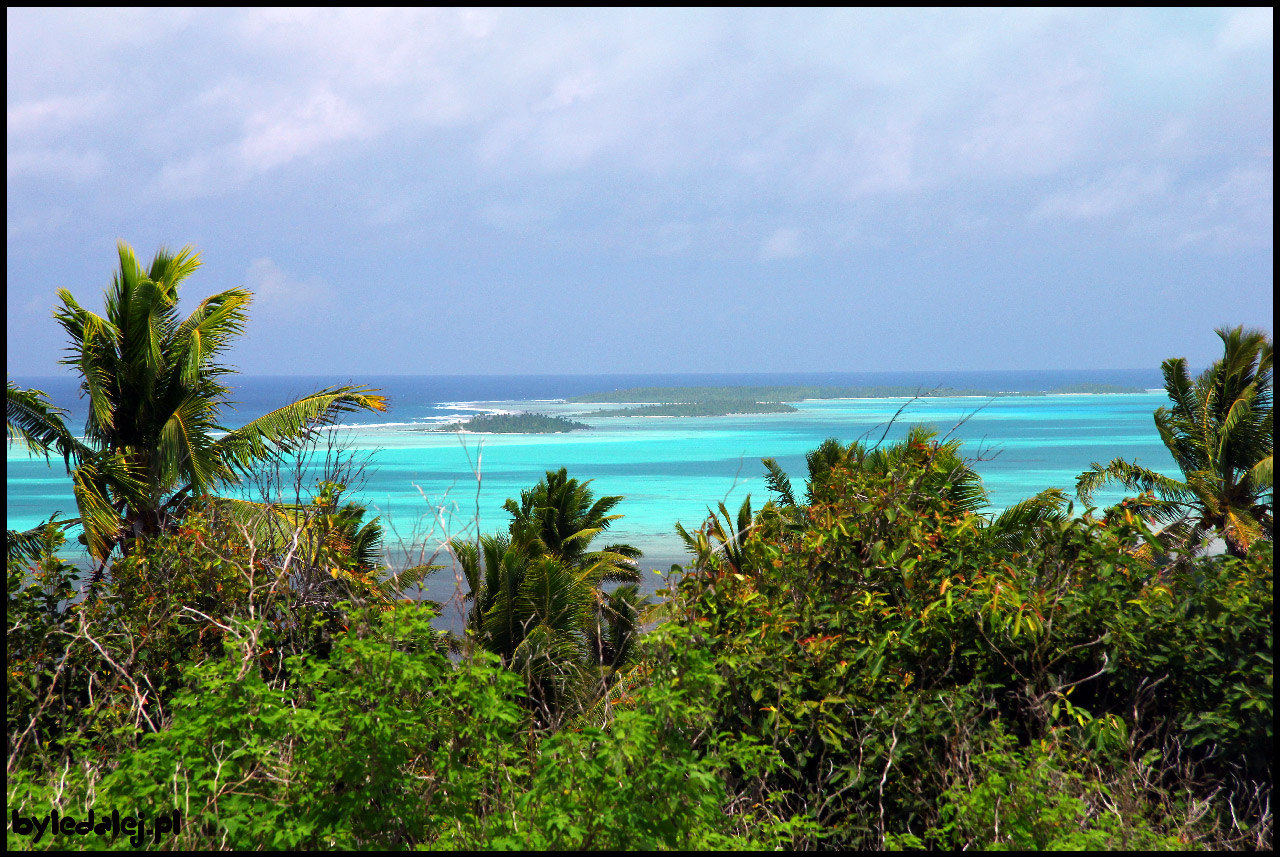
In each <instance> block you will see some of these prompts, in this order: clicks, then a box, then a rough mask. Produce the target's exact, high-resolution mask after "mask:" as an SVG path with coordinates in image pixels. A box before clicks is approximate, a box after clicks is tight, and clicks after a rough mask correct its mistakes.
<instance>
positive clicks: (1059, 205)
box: [1031, 169, 1169, 221]
mask: <svg viewBox="0 0 1280 857" xmlns="http://www.w3.org/2000/svg"><path fill="white" fill-rule="evenodd" d="M1168 184H1169V180H1168V177H1167V176H1166V175H1164V173H1163V172H1155V173H1142V172H1140V171H1138V170H1133V169H1129V170H1121V171H1118V172H1115V173H1112V174H1110V175H1108V176H1106V177H1104V178H1102V179H1100V180H1098V181H1094V182H1090V183H1088V184H1086V185H1083V186H1081V187H1076V188H1073V189H1071V190H1067V191H1062V192H1060V193H1056V194H1053V195H1052V196H1049V197H1048V198H1046V199H1045V200H1043V201H1042V202H1041V203H1040V204H1039V205H1038V206H1036V208H1035V209H1034V210H1033V211H1032V212H1031V220H1032V221H1043V220H1097V219H1101V218H1106V217H1112V216H1115V215H1117V214H1122V213H1124V212H1128V211H1130V210H1132V209H1134V208H1135V207H1137V206H1138V205H1140V204H1142V203H1144V202H1147V201H1148V200H1150V199H1151V198H1153V197H1156V196H1158V195H1159V194H1161V193H1162V192H1163V191H1164V190H1165V188H1166V187H1167V186H1168Z"/></svg>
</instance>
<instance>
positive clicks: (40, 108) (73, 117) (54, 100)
mask: <svg viewBox="0 0 1280 857" xmlns="http://www.w3.org/2000/svg"><path fill="white" fill-rule="evenodd" d="M107 100H108V99H107V96H106V94H105V93H95V94H92V95H76V96H52V97H49V98H36V99H31V100H28V101H19V102H17V103H16V104H11V105H9V108H8V112H7V124H8V131H9V136H10V137H14V136H23V135H30V134H37V133H40V132H44V131H50V130H58V129H61V128H64V127H65V126H67V125H73V124H75V123H78V122H85V121H88V120H90V119H92V118H94V117H95V116H97V115H98V114H99V113H101V111H102V109H103V108H104V106H105V105H106V104H107Z"/></svg>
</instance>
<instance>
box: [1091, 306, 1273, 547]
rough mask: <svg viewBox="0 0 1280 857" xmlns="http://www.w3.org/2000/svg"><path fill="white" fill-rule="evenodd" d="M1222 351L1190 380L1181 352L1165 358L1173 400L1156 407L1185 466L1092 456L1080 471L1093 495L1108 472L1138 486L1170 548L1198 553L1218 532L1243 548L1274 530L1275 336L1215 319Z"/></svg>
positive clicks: (1164, 436)
mask: <svg viewBox="0 0 1280 857" xmlns="http://www.w3.org/2000/svg"><path fill="white" fill-rule="evenodd" d="M1216 333H1217V334H1218V336H1219V338H1221V339H1222V345H1223V356H1222V359H1221V360H1216V361H1214V363H1213V365H1211V366H1210V367H1209V368H1208V369H1206V370H1205V371H1204V372H1203V373H1201V374H1200V376H1199V377H1198V378H1196V379H1195V380H1194V381H1192V380H1191V377H1190V375H1189V373H1188V372H1187V361H1186V360H1185V359H1183V358H1181V357H1178V358H1171V359H1169V360H1166V361H1164V363H1163V364H1162V365H1161V369H1162V370H1163V372H1164V388H1165V391H1166V392H1167V393H1168V394H1169V399H1170V401H1171V402H1172V404H1173V407H1172V408H1167V407H1162V408H1160V409H1158V410H1157V411H1156V412H1155V423H1156V430H1157V431H1159V432H1160V439H1161V440H1162V441H1164V445H1165V446H1166V447H1168V449H1169V452H1170V453H1171V454H1172V455H1173V460H1174V462H1176V463H1177V465H1178V468H1179V469H1180V470H1181V471H1182V477H1183V478H1182V479H1180V480H1179V479H1174V478H1171V477H1168V476H1165V475H1163V474H1161V473H1157V472H1155V471H1154V470H1149V469H1147V468H1145V467H1140V466H1139V465H1138V464H1137V462H1128V461H1125V460H1124V459H1120V458H1117V459H1113V460H1112V461H1111V463H1110V464H1107V465H1105V466H1104V465H1102V464H1099V463H1097V462H1094V464H1093V466H1092V467H1091V468H1090V469H1089V470H1087V471H1085V472H1084V473H1082V474H1080V476H1079V477H1077V479H1076V493H1077V494H1078V495H1079V497H1080V499H1081V501H1082V502H1085V503H1087V502H1089V500H1090V498H1091V497H1092V495H1093V492H1094V491H1095V490H1097V489H1098V488H1099V487H1101V486H1103V485H1106V484H1109V483H1111V482H1118V483H1120V484H1121V485H1123V486H1124V487H1125V488H1126V489H1128V490H1130V491H1138V492H1142V494H1143V495H1146V496H1145V497H1143V498H1142V499H1141V501H1140V505H1141V506H1143V507H1145V508H1147V509H1148V510H1149V511H1150V514H1151V515H1152V517H1154V518H1155V519H1156V520H1157V521H1159V522H1161V523H1163V524H1165V525H1166V526H1165V527H1164V529H1163V530H1162V531H1161V533H1162V539H1163V541H1164V542H1165V544H1167V545H1168V546H1169V547H1170V548H1171V549H1176V550H1180V551H1184V552H1187V553H1195V552H1196V551H1198V550H1199V549H1200V548H1201V546H1202V545H1203V544H1204V541H1205V539H1206V537H1208V536H1210V535H1213V534H1220V535H1221V536H1222V538H1223V540H1224V541H1225V542H1226V546H1227V552H1228V553H1230V554H1231V555H1232V556H1236V557H1243V556H1245V555H1246V554H1247V553H1248V551H1249V546H1250V545H1252V544H1253V543H1254V542H1255V541H1258V540H1259V539H1266V540H1268V541H1269V540H1271V538H1272V529H1273V526H1274V525H1273V519H1272V495H1273V488H1272V478H1273V477H1272V463H1271V457H1272V453H1273V450H1274V446H1275V438H1274V435H1273V426H1272V398H1271V397H1272V391H1271V380H1272V379H1271V370H1272V367H1271V359H1272V355H1271V349H1272V343H1271V340H1270V339H1268V338H1267V335H1266V334H1265V333H1263V332H1262V331H1260V330H1245V329H1244V328H1243V327H1235V328H1230V329H1228V328H1219V329H1218V330H1217V331H1216Z"/></svg>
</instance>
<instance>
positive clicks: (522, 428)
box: [426, 413, 591, 434]
mask: <svg viewBox="0 0 1280 857" xmlns="http://www.w3.org/2000/svg"><path fill="white" fill-rule="evenodd" d="M589 428H591V426H589V425H587V424H586V423H580V422H578V421H577V420H571V419H569V418H568V417H554V416H547V415H546V414H533V413H521V414H477V415H476V416H474V417H472V418H471V419H469V420H467V421H466V422H461V423H450V424H449V425H445V426H439V427H436V428H431V429H426V431H478V432H494V433H497V434H505V433H511V434H559V433H560V432H566V431H579V430H581V429H589Z"/></svg>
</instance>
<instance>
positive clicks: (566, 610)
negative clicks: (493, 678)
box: [455, 468, 648, 722]
mask: <svg viewBox="0 0 1280 857" xmlns="http://www.w3.org/2000/svg"><path fill="white" fill-rule="evenodd" d="M621 500H622V498H621V497H601V498H599V499H598V500H597V499H596V498H595V495H594V493H593V492H592V491H591V489H590V488H589V487H588V482H579V481H578V480H577V479H570V478H569V476H568V474H567V472H566V470H565V469H564V468H561V469H560V470H559V471H548V472H547V474H546V478H544V479H543V480H541V481H540V482H539V483H538V484H537V485H535V486H534V487H533V488H530V489H528V490H525V491H522V492H521V495H520V501H519V502H518V503H517V502H516V501H515V500H514V499H509V500H507V502H506V506H505V507H506V509H507V511H508V512H509V513H510V514H511V521H510V523H509V525H508V531H507V532H506V533H504V534H499V535H491V536H481V537H480V538H479V540H478V541H477V542H476V543H474V544H462V545H459V546H458V547H457V548H456V549H455V552H456V556H457V558H458V562H459V565H460V566H461V567H462V571H463V574H464V576H465V577H466V580H467V585H468V588H469V592H468V593H467V595H466V600H467V601H469V602H470V607H469V609H468V612H467V630H468V636H469V637H470V639H471V640H472V642H473V644H474V645H477V646H479V647H480V648H482V649H485V650H487V651H490V652H493V653H495V654H497V655H498V656H499V657H500V658H501V659H502V661H503V663H504V664H505V665H507V666H508V667H509V668H511V669H513V670H516V671H517V672H520V673H521V674H523V675H524V676H525V678H526V681H527V682H528V685H529V692H530V700H531V703H532V704H533V705H534V706H535V707H537V708H539V709H541V710H542V711H543V713H544V716H545V717H546V718H547V719H548V722H550V719H552V718H554V717H555V716H557V714H558V713H559V712H562V711H563V709H564V705H565V702H566V700H569V699H572V698H575V697H576V698H578V699H579V701H584V702H585V704H588V705H589V704H590V703H591V702H592V701H594V700H595V698H597V697H598V696H599V695H600V694H601V693H604V692H607V690H608V688H609V686H610V684H611V683H612V681H613V678H614V676H615V675H616V674H617V673H618V672H619V671H620V670H622V669H623V668H624V667H626V666H628V665H629V664H630V663H631V662H632V661H633V660H634V649H635V646H634V644H635V639H636V635H637V634H638V632H639V627H640V615H641V613H642V611H643V610H644V609H645V608H646V607H647V606H648V599H647V598H645V597H644V596H641V595H640V594H639V591H638V589H636V587H635V586H634V585H624V586H621V587H619V588H618V589H617V590H616V591H614V592H606V591H604V589H603V586H604V584H605V583H607V582H613V581H618V582H628V583H630V584H634V583H635V582H636V581H637V580H638V579H639V572H638V569H637V566H636V559H637V558H638V557H639V556H640V551H639V550H637V549H636V548H634V547H632V546H630V545H626V544H610V545H607V546H605V547H604V548H602V549H600V550H592V549H591V542H592V541H593V540H594V539H595V538H596V537H597V536H598V535H600V533H602V532H604V531H605V530H606V529H608V527H609V525H610V524H611V523H612V522H613V521H614V520H617V519H618V518H619V517H621V516H620V515H610V514H609V512H610V510H612V509H613V507H614V506H616V505H617V504H618V502H619V501H621Z"/></svg>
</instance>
